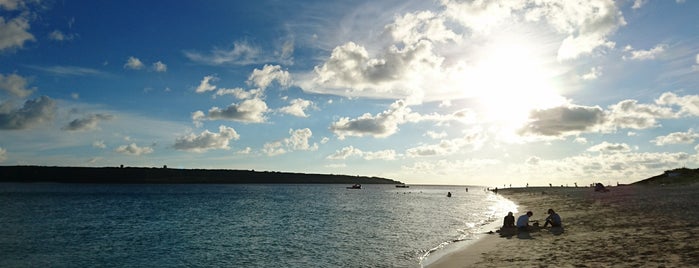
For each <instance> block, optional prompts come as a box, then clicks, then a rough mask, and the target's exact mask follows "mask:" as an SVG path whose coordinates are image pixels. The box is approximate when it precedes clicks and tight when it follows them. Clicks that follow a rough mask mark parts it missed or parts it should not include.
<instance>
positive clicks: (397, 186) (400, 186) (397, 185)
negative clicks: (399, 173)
mask: <svg viewBox="0 0 699 268" xmlns="http://www.w3.org/2000/svg"><path fill="white" fill-rule="evenodd" d="M396 188H410V185H407V184H405V183H403V184H396Z"/></svg>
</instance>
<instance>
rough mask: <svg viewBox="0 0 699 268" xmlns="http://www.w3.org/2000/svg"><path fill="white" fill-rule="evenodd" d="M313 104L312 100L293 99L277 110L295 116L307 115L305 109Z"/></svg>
mask: <svg viewBox="0 0 699 268" xmlns="http://www.w3.org/2000/svg"><path fill="white" fill-rule="evenodd" d="M312 106H313V102H312V101H309V100H304V99H293V100H291V102H290V105H289V106H285V107H282V108H279V111H280V112H282V113H285V114H290V115H293V116H296V117H308V115H307V114H306V110H307V109H308V108H310V107H312Z"/></svg>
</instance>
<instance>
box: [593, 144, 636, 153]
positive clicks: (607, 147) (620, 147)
mask: <svg viewBox="0 0 699 268" xmlns="http://www.w3.org/2000/svg"><path fill="white" fill-rule="evenodd" d="M587 151H588V152H600V153H619V152H622V153H625V152H630V151H631V147H630V146H629V145H628V144H626V143H609V142H606V141H605V142H602V143H600V144H597V145H595V146H592V147H590V148H588V149H587Z"/></svg>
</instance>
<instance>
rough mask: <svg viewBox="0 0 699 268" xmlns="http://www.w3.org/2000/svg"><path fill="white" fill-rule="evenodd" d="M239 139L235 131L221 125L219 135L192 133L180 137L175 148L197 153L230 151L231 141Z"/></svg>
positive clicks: (208, 132) (207, 131)
mask: <svg viewBox="0 0 699 268" xmlns="http://www.w3.org/2000/svg"><path fill="white" fill-rule="evenodd" d="M238 139H240V135H238V133H237V132H236V131H235V129H233V128H231V127H226V126H223V125H221V126H219V127H218V133H213V132H210V131H209V130H204V131H202V132H201V134H199V135H195V134H193V133H190V134H189V135H186V136H184V137H179V138H177V139H176V140H175V145H174V146H173V147H174V148H175V149H177V150H183V151H191V152H197V153H201V152H206V151H208V150H215V149H225V150H228V149H230V147H229V146H228V144H229V142H230V140H238Z"/></svg>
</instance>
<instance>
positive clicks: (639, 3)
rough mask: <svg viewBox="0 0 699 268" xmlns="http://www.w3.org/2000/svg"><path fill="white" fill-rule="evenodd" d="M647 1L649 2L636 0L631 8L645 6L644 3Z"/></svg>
mask: <svg viewBox="0 0 699 268" xmlns="http://www.w3.org/2000/svg"><path fill="white" fill-rule="evenodd" d="M646 3H648V0H634V1H633V6H631V8H632V9H639V8H641V7H643V5H645V4H646Z"/></svg>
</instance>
